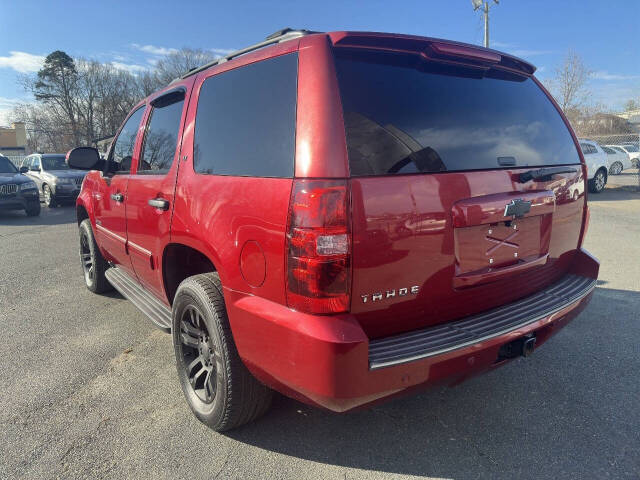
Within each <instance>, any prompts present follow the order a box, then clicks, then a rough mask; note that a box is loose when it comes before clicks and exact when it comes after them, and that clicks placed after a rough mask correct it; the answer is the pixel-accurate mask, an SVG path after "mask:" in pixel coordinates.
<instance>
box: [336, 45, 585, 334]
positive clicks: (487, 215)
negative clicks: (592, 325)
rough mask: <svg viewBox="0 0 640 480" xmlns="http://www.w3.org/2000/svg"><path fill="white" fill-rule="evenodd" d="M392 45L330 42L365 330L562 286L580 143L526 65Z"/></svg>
mask: <svg viewBox="0 0 640 480" xmlns="http://www.w3.org/2000/svg"><path fill="white" fill-rule="evenodd" d="M386 41H388V42H391V43H388V44H387V45H386V50H385V51H384V52H379V51H376V50H375V48H371V49H363V48H361V46H359V47H358V48H344V47H343V48H335V49H334V56H335V62H336V72H337V77H338V84H339V88H340V94H341V99H342V107H343V116H344V123H345V133H346V140H347V149H348V156H349V167H350V175H351V180H350V182H351V204H352V206H351V208H352V233H353V248H352V262H353V263H352V266H353V269H352V271H353V274H352V275H353V278H352V287H351V312H352V313H353V314H355V315H356V317H357V318H358V320H359V322H360V324H361V325H362V327H363V328H364V329H365V331H366V332H367V334H368V335H369V336H370V337H371V338H376V337H382V336H387V335H391V334H396V333H400V332H404V331H409V330H414V329H419V328H424V327H427V326H432V325H436V324H440V323H444V322H449V321H452V320H455V319H459V318H462V317H465V316H469V315H472V314H476V313H478V312H482V311H484V310H487V309H490V308H494V307H497V306H500V305H503V304H505V303H508V302H513V301H515V300H517V299H518V298H521V297H523V296H526V295H530V294H531V293H533V292H535V291H537V290H540V289H542V288H544V287H545V286H547V285H549V284H550V283H552V282H553V281H555V280H557V279H558V278H560V277H561V276H562V275H563V274H565V273H566V272H567V270H568V269H569V267H570V264H571V260H572V258H573V256H574V254H575V252H576V249H577V248H578V247H579V242H580V235H581V229H582V220H583V215H584V208H585V199H586V198H585V194H584V166H583V163H581V162H582V160H581V157H580V154H579V153H578V145H577V142H576V140H575V137H574V136H573V135H572V133H571V131H570V130H569V127H568V125H567V123H566V122H565V121H564V119H563V118H562V116H561V114H560V113H559V111H558V109H557V107H556V106H555V105H554V104H553V103H552V102H551V100H550V99H549V98H548V96H547V95H546V94H545V92H544V91H543V90H542V89H541V88H540V86H539V84H538V83H537V82H536V81H535V79H533V78H532V76H531V75H530V72H529V73H523V72H516V71H515V70H514V69H513V68H511V69H505V68H502V67H501V66H500V65H497V64H485V63H483V61H484V60H483V59H481V58H480V59H479V58H477V57H474V59H473V62H471V63H472V64H466V63H465V60H464V59H461V60H460V61H456V62H453V61H449V60H447V61H441V59H434V58H432V55H431V54H432V53H433V51H432V50H433V49H432V50H429V48H430V47H428V46H425V47H424V50H421V51H419V52H418V53H416V54H414V53H413V52H410V51H406V52H394V53H390V50H389V49H390V48H391V47H393V46H394V45H395V44H394V45H392V43H393V39H391V40H388V39H387V40H386ZM416 42H417V43H416V44H411V47H410V49H414V50H415V49H417V50H420V46H419V45H418V44H419V43H420V42H418V41H417V40H416ZM402 45H405V44H402ZM416 45H418V46H416ZM403 48H404V47H403ZM407 48H409V47H407ZM457 51H458V50H455V52H457ZM429 52H431V53H429ZM470 55H472V56H473V55H476V54H475V53H473V52H471V54H470ZM492 55H493V54H492ZM499 57H500V56H499V55H498V58H499ZM491 58H493V57H491ZM494 60H495V58H493V60H491V61H494ZM467 63H469V62H467ZM489 63H490V62H489ZM557 167H562V168H557ZM540 169H542V170H544V171H549V169H551V171H552V173H551V174H548V175H546V176H542V175H540V174H539V173H540V172H539V171H538V170H540ZM526 172H528V173H530V174H528V175H524V176H521V174H522V173H526Z"/></svg>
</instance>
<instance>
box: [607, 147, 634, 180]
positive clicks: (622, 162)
mask: <svg viewBox="0 0 640 480" xmlns="http://www.w3.org/2000/svg"><path fill="white" fill-rule="evenodd" d="M602 150H604V153H606V154H607V162H608V163H609V175H618V174H619V173H620V172H621V171H623V170H626V169H627V168H631V167H632V166H633V164H632V163H631V158H630V157H629V154H628V153H627V152H625V151H624V150H622V148H620V147H618V148H616V147H615V146H614V145H603V146H602Z"/></svg>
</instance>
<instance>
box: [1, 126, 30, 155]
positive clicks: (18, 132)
mask: <svg viewBox="0 0 640 480" xmlns="http://www.w3.org/2000/svg"><path fill="white" fill-rule="evenodd" d="M26 153H27V129H26V128H25V126H24V123H23V122H14V123H12V124H11V127H0V154H1V155H6V156H7V157H11V156H22V155H26Z"/></svg>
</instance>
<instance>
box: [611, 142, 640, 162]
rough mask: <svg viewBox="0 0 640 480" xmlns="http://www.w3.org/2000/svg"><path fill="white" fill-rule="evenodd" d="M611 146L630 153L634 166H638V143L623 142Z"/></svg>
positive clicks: (639, 157) (639, 155)
mask: <svg viewBox="0 0 640 480" xmlns="http://www.w3.org/2000/svg"><path fill="white" fill-rule="evenodd" d="M611 147H613V148H615V149H616V150H618V151H620V150H622V151H623V152H624V153H626V154H627V155H629V158H630V159H631V164H632V166H633V167H634V168H638V162H639V161H640V149H639V148H638V147H637V146H636V145H634V144H631V143H623V144H621V145H611Z"/></svg>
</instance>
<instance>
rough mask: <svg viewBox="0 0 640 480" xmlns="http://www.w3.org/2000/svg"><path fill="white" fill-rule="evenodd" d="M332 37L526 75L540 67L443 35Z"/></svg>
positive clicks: (358, 45)
mask: <svg viewBox="0 0 640 480" xmlns="http://www.w3.org/2000/svg"><path fill="white" fill-rule="evenodd" d="M329 37H330V38H331V41H332V43H333V45H334V46H336V47H349V48H362V49H374V50H385V51H391V52H400V53H414V54H419V55H421V56H422V57H424V58H425V59H427V60H436V61H441V62H446V63H457V64H465V65H472V66H477V67H484V68H490V67H494V66H495V67H498V68H502V69H505V70H511V71H513V72H518V73H521V74H525V75H533V73H534V72H535V71H536V67H534V66H533V65H531V64H530V63H529V62H526V61H524V60H522V59H520V58H517V57H514V56H513V55H509V54H506V53H502V52H498V51H496V50H491V49H489V48H483V47H479V46H477V45H470V44H468V43H461V42H452V41H450V40H442V39H439V38H429V37H418V36H413V35H400V34H394V33H376V32H331V33H329Z"/></svg>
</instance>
